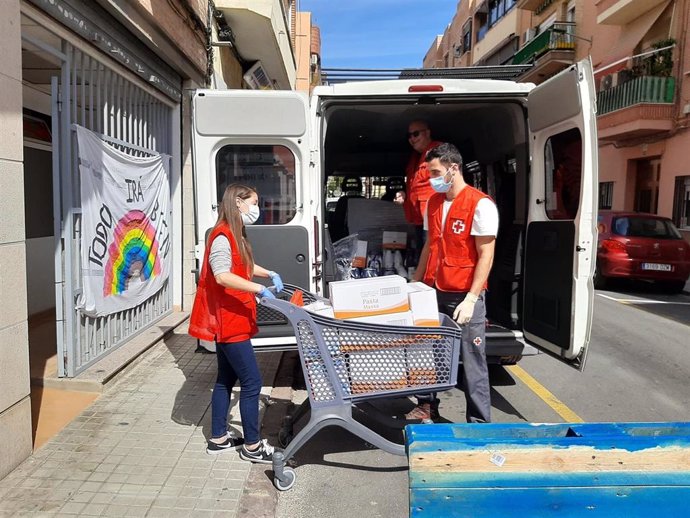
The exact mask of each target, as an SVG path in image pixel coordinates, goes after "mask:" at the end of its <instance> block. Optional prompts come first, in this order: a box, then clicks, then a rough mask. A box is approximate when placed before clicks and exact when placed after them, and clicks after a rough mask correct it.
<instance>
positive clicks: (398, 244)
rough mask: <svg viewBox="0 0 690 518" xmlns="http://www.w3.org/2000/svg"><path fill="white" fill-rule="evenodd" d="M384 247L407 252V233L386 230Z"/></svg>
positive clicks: (383, 239)
mask: <svg viewBox="0 0 690 518" xmlns="http://www.w3.org/2000/svg"><path fill="white" fill-rule="evenodd" d="M382 241H383V243H382V247H383V248H386V249H393V250H405V249H406V248H407V232H393V231H390V230H384V231H383V236H382Z"/></svg>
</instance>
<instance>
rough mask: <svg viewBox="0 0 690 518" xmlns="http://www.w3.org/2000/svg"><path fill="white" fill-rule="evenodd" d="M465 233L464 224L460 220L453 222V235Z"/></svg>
mask: <svg viewBox="0 0 690 518" xmlns="http://www.w3.org/2000/svg"><path fill="white" fill-rule="evenodd" d="M464 231H465V222H464V221H463V220H461V219H456V220H455V221H453V234H462V233H463V232H464Z"/></svg>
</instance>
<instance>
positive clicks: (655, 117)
mask: <svg viewBox="0 0 690 518" xmlns="http://www.w3.org/2000/svg"><path fill="white" fill-rule="evenodd" d="M674 92H675V78H673V77H656V76H641V77H636V78H634V79H631V80H629V81H627V82H625V83H623V84H620V85H616V86H613V87H611V88H609V89H607V90H602V91H600V92H599V93H598V94H597V115H598V116H597V128H598V132H599V139H601V140H608V141H619V140H627V139H632V138H639V137H644V136H648V135H653V134H658V133H665V132H668V131H671V129H672V128H673V110H674V102H673V99H674Z"/></svg>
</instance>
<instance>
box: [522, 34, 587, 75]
mask: <svg viewBox="0 0 690 518" xmlns="http://www.w3.org/2000/svg"><path fill="white" fill-rule="evenodd" d="M574 33H575V24H574V23H554V24H553V25H552V26H551V27H549V28H548V29H546V30H545V31H544V32H542V33H541V34H539V35H537V36H536V37H534V38H532V39H531V40H530V41H528V42H527V44H525V45H524V46H523V47H522V48H521V49H520V50H518V51H517V52H516V53H515V56H513V65H524V64H527V63H532V64H533V65H534V66H533V67H532V69H531V70H530V71H529V72H527V73H526V74H524V75H523V76H521V77H520V81H529V82H534V83H540V82H541V81H543V80H544V79H545V78H548V77H551V76H552V75H554V74H556V73H558V72H560V71H561V70H563V69H564V68H567V67H568V66H570V65H572V64H573V63H574V62H575V37H574Z"/></svg>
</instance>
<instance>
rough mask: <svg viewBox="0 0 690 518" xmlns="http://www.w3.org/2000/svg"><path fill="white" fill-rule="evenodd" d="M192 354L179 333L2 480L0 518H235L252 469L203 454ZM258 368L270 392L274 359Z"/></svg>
mask: <svg viewBox="0 0 690 518" xmlns="http://www.w3.org/2000/svg"><path fill="white" fill-rule="evenodd" d="M195 345H196V342H195V341H194V340H192V338H190V337H189V336H188V335H186V326H184V325H183V326H181V327H179V328H178V329H177V330H176V331H175V333H174V334H173V335H171V336H169V337H168V338H167V339H166V340H165V342H163V343H159V344H158V345H156V346H155V347H154V348H152V349H151V350H150V351H149V352H148V353H146V355H144V357H143V358H142V359H141V361H140V362H139V363H138V364H137V365H136V366H134V367H133V368H132V369H131V370H130V371H129V372H128V373H126V374H124V375H123V376H122V377H121V378H120V379H119V380H118V381H117V382H116V383H115V384H114V386H109V387H108V388H107V391H106V393H105V394H103V395H102V396H101V397H100V398H99V399H98V400H97V401H96V402H95V403H93V404H92V405H91V406H90V407H89V408H87V410H86V411H84V412H83V413H82V414H81V415H80V416H79V417H77V418H76V419H75V420H74V421H73V422H72V423H71V424H70V425H68V426H67V427H66V428H65V429H63V430H62V431H61V432H60V433H59V434H58V435H57V436H55V437H54V438H52V439H51V440H50V441H49V442H48V443H47V444H46V445H45V446H43V447H42V448H40V449H39V450H38V451H36V452H35V453H34V455H33V456H32V457H30V458H29V459H27V460H26V461H25V462H23V463H22V464H21V465H20V466H19V467H18V468H17V469H15V470H14V471H13V472H12V473H10V474H9V475H8V476H7V477H5V478H4V479H3V480H1V481H0V516H8V517H9V516H37V517H38V516H40V517H48V516H61V517H62V516H122V517H133V516H151V517H154V516H161V517H170V516H175V517H176V518H178V517H183V516H194V517H205V516H209V517H211V516H223V517H225V518H227V517H228V516H235V514H236V511H237V509H238V506H239V502H240V497H241V495H242V490H243V488H244V486H245V482H246V480H247V477H248V475H249V471H250V467H251V466H250V464H249V463H247V462H244V461H242V460H240V459H239V456H238V454H237V453H236V452H234V451H232V452H227V453H223V454H222V455H218V456H215V457H214V456H210V455H207V454H206V453H205V447H206V439H205V438H206V437H207V436H208V435H209V431H210V430H209V429H210V408H209V407H210V400H211V392H210V391H211V387H212V384H213V382H214V381H215V372H216V366H215V357H214V356H212V355H203V354H195V353H194V347H195ZM259 361H260V367H261V370H262V374H263V378H264V380H269V382H272V380H273V378H274V376H275V371H276V369H277V367H278V363H279V361H280V354H279V353H268V354H263V355H261V356H260V357H259ZM262 393H263V395H264V396H266V395H268V394H269V393H270V387H264V389H263V390H262ZM264 400H265V398H264ZM233 401H234V402H236V401H237V400H236V398H234V399H233ZM231 415H232V421H231V425H232V427H233V428H234V429H235V430H239V431H240V433H241V428H240V426H239V424H240V423H239V421H238V417H239V412H238V409H237V407H236V406H235V407H233V409H231Z"/></svg>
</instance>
